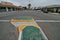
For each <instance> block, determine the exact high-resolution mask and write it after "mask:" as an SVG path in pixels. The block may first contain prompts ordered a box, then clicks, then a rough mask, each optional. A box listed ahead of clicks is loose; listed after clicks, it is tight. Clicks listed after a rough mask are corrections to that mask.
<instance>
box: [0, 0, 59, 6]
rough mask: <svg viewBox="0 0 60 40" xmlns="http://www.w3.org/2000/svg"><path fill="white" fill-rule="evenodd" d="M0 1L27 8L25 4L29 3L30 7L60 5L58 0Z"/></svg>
mask: <svg viewBox="0 0 60 40" xmlns="http://www.w3.org/2000/svg"><path fill="white" fill-rule="evenodd" d="M0 1H7V2H11V3H13V4H15V5H22V6H27V4H29V3H31V4H32V6H47V5H51V4H60V0H0ZM29 1H30V2H29Z"/></svg>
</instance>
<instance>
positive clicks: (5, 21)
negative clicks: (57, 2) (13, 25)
mask: <svg viewBox="0 0 60 40" xmlns="http://www.w3.org/2000/svg"><path fill="white" fill-rule="evenodd" d="M9 21H10V20H0V22H9ZM35 21H36V22H60V20H35Z"/></svg>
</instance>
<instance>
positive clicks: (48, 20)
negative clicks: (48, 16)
mask: <svg viewBox="0 0 60 40" xmlns="http://www.w3.org/2000/svg"><path fill="white" fill-rule="evenodd" d="M36 22H60V20H36Z"/></svg>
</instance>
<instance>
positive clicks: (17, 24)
mask: <svg viewBox="0 0 60 40" xmlns="http://www.w3.org/2000/svg"><path fill="white" fill-rule="evenodd" d="M11 23H12V24H13V25H14V26H15V27H18V26H20V25H24V24H34V25H35V24H36V25H37V23H36V22H11Z"/></svg>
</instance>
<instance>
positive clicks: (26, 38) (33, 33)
mask: <svg viewBox="0 0 60 40" xmlns="http://www.w3.org/2000/svg"><path fill="white" fill-rule="evenodd" d="M29 20H31V21H29ZM10 22H11V23H12V24H13V25H14V26H15V27H17V28H18V33H19V38H18V40H48V39H47V37H46V35H45V34H44V33H43V31H41V28H40V27H39V26H38V24H37V23H36V22H35V20H34V19H32V18H30V19H29V18H19V19H13V21H12V20H11V21H10Z"/></svg>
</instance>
